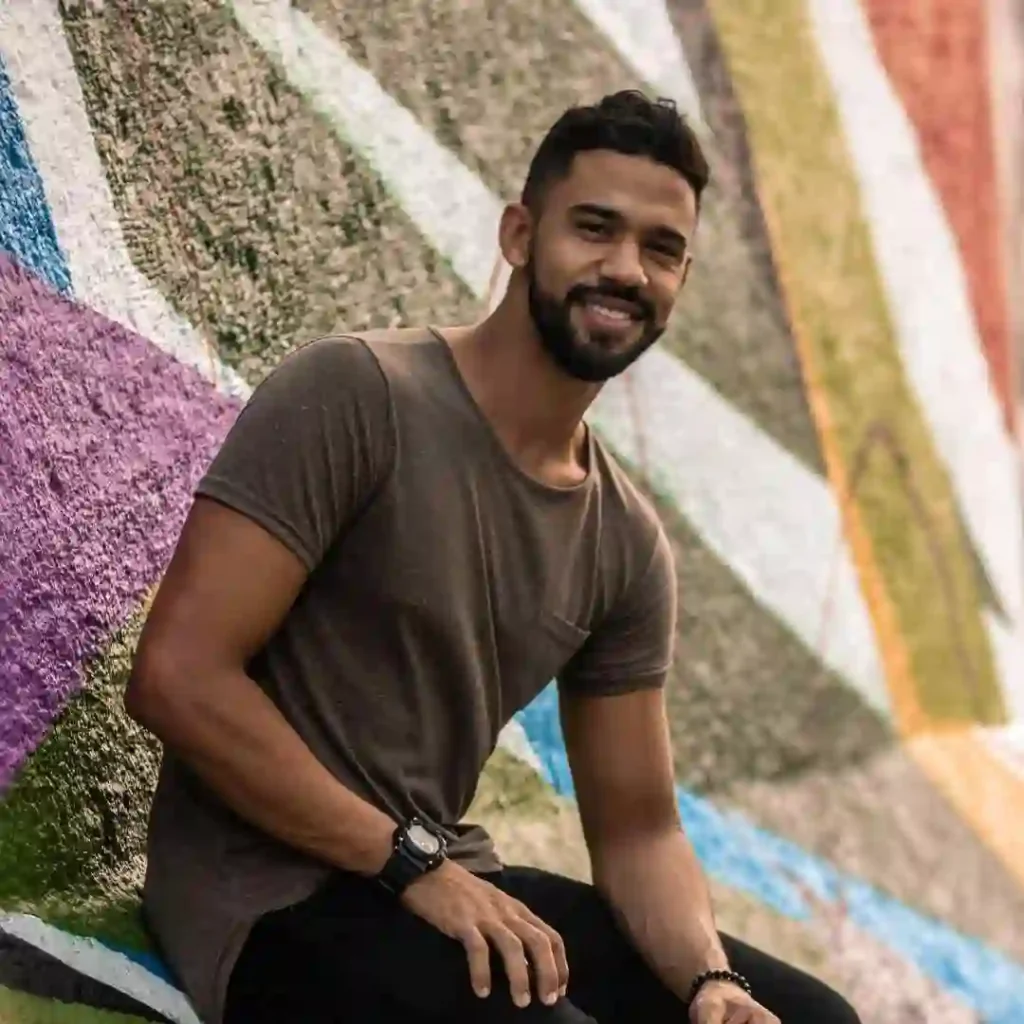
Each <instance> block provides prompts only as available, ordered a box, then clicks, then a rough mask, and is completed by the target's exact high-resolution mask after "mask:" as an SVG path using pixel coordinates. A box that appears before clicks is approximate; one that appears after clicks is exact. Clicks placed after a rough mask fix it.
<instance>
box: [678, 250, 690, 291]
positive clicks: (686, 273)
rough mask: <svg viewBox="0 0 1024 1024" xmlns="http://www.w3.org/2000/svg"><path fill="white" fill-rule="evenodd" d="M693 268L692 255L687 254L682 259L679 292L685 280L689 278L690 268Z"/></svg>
mask: <svg viewBox="0 0 1024 1024" xmlns="http://www.w3.org/2000/svg"><path fill="white" fill-rule="evenodd" d="M692 266H693V254H692V253H689V252H688V253H687V254H686V255H685V256H684V257H683V276H682V278H681V279H680V281H679V290H680V291H682V288H683V285H684V284H686V279H687V278H688V277H689V276H690V267H692Z"/></svg>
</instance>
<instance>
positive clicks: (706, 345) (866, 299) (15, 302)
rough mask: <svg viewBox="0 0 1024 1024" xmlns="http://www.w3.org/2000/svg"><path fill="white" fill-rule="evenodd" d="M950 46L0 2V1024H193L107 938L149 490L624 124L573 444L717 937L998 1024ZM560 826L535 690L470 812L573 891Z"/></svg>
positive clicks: (1012, 458) (886, 30) (1000, 293)
mask: <svg viewBox="0 0 1024 1024" xmlns="http://www.w3.org/2000/svg"><path fill="white" fill-rule="evenodd" d="M1004 6H1005V5H1004ZM1006 10H1007V11H1008V10H1009V7H1006ZM990 28H991V26H990V24H989V21H988V12H987V9H986V8H985V6H984V5H983V2H982V0H928V2H927V3H926V2H924V0H907V2H905V3H901V4H893V3H891V2H886V0H770V2H769V0H646V2H643V3H641V2H640V0H517V2H515V3H500V2H497V0H479V2H477V3H475V4H466V3H461V2H457V0H430V2H428V0H345V2H342V0H293V2H290V3H289V2H287V0H223V2H219V0H167V2H163V3H159V4H150V3H143V2H141V0H106V2H101V0H74V2H73V0H67V2H64V3H58V2H57V0H31V2H29V0H10V2H7V3H0V395H2V401H0V544H2V547H0V606H2V611H3V614H2V615H0V792H2V793H3V803H2V805H0V1020H3V1021H5V1022H6V1021H11V1022H16V1024H42V1022H44V1021H47V1022H52V1021H61V1022H63V1021H67V1022H69V1024H71V1022H73V1024H94V1022H95V1024H99V1022H114V1021H128V1020H141V1019H146V1020H172V1021H178V1022H181V1024H185V1022H193V1021H194V1020H195V1018H194V1016H193V1015H192V1011H191V1010H190V1008H189V1007H188V1005H187V1004H186V1002H185V1001H184V999H183V997H182V996H181V994H180V993H179V992H178V990H177V988H176V987H175V985H174V982H173V979H172V978H170V977H169V976H168V975H167V973H166V971H165V970H164V968H163V966H162V964H161V962H160V960H159V957H158V956H157V955H156V953H155V951H154V950H153V948H152V947H151V945H150V944H149V941H148V939H147V937H146V935H145V933H144V930H143V928H142V925H141V923H140V921H139V918H138V913H137V887H138V885H139V882H140V879H141V871H142V867H143V864H142V841H143V837H144V829H145V811H146V806H147V801H148V798H149V793H150V791H151V787H152V784H153V780H154V774H155V768H156V764H157V758H158V751H157V750H156V748H155V747H154V745H153V742H152V740H151V739H150V738H149V737H147V736H146V735H145V734H143V733H142V732H141V731H140V730H139V729H137V728H136V727H135V726H134V725H133V724H132V723H131V722H130V721H128V720H127V719H126V718H125V716H124V715H123V713H122V711H121V704H120V701H121V693H122V690H123V686H124V683H125V679H126V675H127V671H128V667H129V664H130V660H131V653H132V649H133V645H134V643H135V640H136V638H137V635H138V631H139V628H140V625H141V623H142V621H143V620H144V617H145V611H146V605H147V600H148V598H149V596H150V595H151V594H152V592H153V588H154V587H155V585H156V584H157V583H158V581H159V578H160V574H161V572H162V570H163V568H164V566H165V565H166V563H167V560H168V558H169V556H170V552H171V550H172V547H173V544H174V541H175V538H176V535H177V532H178V530H179V528H180V526H181V523H182V521H183V517H184V515H185V513H186V511H187V508H188V504H189V500H190V493H191V488H192V486H193V485H194V483H195V482H196V480H197V479H198V477H199V475H200V474H201V473H202V471H203V469H204V467H205V466H206V464H207V462H208V460H209V459H210V457H211V455H212V453H213V452H214V451H215V450H216V447H217V445H218V444H219V442H220V440H221V439H222V438H223V436H224V434H225V432H226V430H227V429H228V427H229V426H230V424H231V422H232V421H233V419H234V417H235V416H236V415H237V413H238V410H239V409H240V407H241V405H242V403H243V402H244V401H245V398H246V396H247V395H248V394H249V392H250V391H251V389H252V387H253V386H254V385H255V384H256V383H257V382H258V381H259V380H260V379H261V378H262V377H263V376H264V375H265V374H266V373H267V372H268V371H269V370H270V369H271V368H272V367H273V366H274V365H275V364H276V363H277V362H278V360H279V359H280V358H281V357H282V355H284V354H285V353H286V352H288V351H289V350H290V349H292V348H293V347H294V346H296V345H297V344H300V343H301V342H303V341H305V340H308V339H310V338H311V337H314V336H316V335H318V334H323V333H327V332H331V331H338V330H358V329H363V328H368V327H376V326H382V325H388V324H402V323H404V324H416V323H419V324H422V323H424V322H427V321H431V322H434V323H446V322H447V323H452V322H457V321H463V320H467V319H472V318H476V317H478V316H479V315H481V313H482V312H483V311H484V310H485V309H486V308H487V304H488V303H489V302H492V301H493V300H494V297H495V294H496V290H497V289H500V287H501V280H502V278H501V273H500V271H501V267H500V265H499V264H498V261H497V250H496V239H495V231H496V226H497V220H498V214H499V211H500V209H501V204H502V202H503V201H506V200H508V199H510V198H513V197H514V196H515V195H516V193H517V190H518V188H519V186H520V184H521V181H522V178H523V175H524V172H525V169H526V166H527V163H528V160H529V158H530V155H531V153H532V150H533V147H534V146H535V145H536V144H537V142H538V140H539V138H540V137H541V135H542V134H543V132H544V131H545V130H546V129H547V127H548V126H549V124H550V123H551V122H552V121H553V120H554V119H555V117H557V116H558V114H559V113H560V112H561V111H562V110H563V109H564V108H565V107H566V106H567V105H569V104H571V103H575V102H580V101H589V100H593V99H596V98H597V97H599V96H600V95H602V94H603V93H605V92H608V91H611V90H614V89H617V88H621V87H640V88H644V89H646V90H648V91H649V92H652V93H657V94H661V95H667V96H671V97H673V98H674V99H676V101H677V102H678V103H679V105H680V107H681V108H682V109H684V110H685V111H686V112H687V114H688V115H689V116H690V117H691V119H692V120H693V123H694V124H695V125H696V126H697V128H698V130H699V131H700V133H701V136H702V138H703V139H704V142H705V144H706V147H707V150H708V154H709V159H710V161H711V164H712V170H713V184H712V187H711V189H710V191H709V195H708V198H707V201H706V206H705V212H704V213H703V219H702V224H701V227H700V231H699V235H698V239H697V252H696V264H695V268H694V272H693V274H692V276H691V283H690V284H689V285H688V288H687V292H686V294H685V298H684V300H683V301H682V302H681V306H680V308H679V310H678V312H677V314H676V316H675V319H674V321H673V324H672V326H671V328H670V330H669V331H668V332H667V334H666V336H665V339H664V342H663V344H662V345H661V346H660V347H659V349H658V350H656V351H652V352H651V353H649V354H648V355H647V356H646V357H645V358H644V359H643V360H641V362H640V363H639V364H638V366H637V367H636V368H635V369H634V370H633V371H630V373H629V374H628V375H627V376H626V377H625V378H623V379H621V380H617V381H616V382H614V384H613V385H611V386H609V388H608V389H607V390H606V391H605V392H604V393H603V394H602V396H601V398H600V399H599V401H598V403H597V405H596V407H595V409H594V411H593V416H592V422H593V424H594V425H595V427H596V429H597V430H599V431H600V432H601V434H602V436H603V437H604V438H605V439H606V440H607V442H608V444H609V445H610V446H611V447H612V448H613V449H614V450H616V451H617V452H618V453H619V455H620V456H621V457H622V459H623V460H624V462H625V463H626V465H627V466H628V468H629V470H630V472H631V473H632V474H633V477H634V479H635V480H636V481H637V482H638V484H639V485H640V486H641V487H642V488H643V489H644V490H645V491H646V492H647V493H648V494H649V495H650V496H651V497H652V498H653V500H654V501H655V502H656V504H657V506H658V508H659V509H660V511H661V513H662V515H663V517H664V519H665V522H666V524H667V526H668V528H669V530H670V533H671V537H672V540H673V543H674V545H675V549H676V555H677V563H678V572H679V586H680V594H681V617H680V622H679V651H680V656H679V659H678V664H677V665H676V667H675V671H674V675H673V678H672V681H671V687H670V692H669V702H670V709H671V718H672V722H671V724H672V731H673V737H674V742H675V752H676V758H677V769H678V783H679V801H680V807H681V810H682V813H683V818H684V821H685V823H686V826H687V828H688V830H689V833H690V835H691V837H692V838H693V841H694V843H695V845H696V846H697V849H698V851H699V853H700V856H701V858H702V859H703V861H704V863H705V865H706V868H707V870H708V872H709V875H710V877H711V879H712V884H713V887H714V892H715V898H716V905H717V906H718V911H719V923H720V925H721V927H723V928H724V929H725V930H729V931H732V932H733V933H734V934H738V935H740V936H742V937H746V938H748V939H750V940H751V941H755V942H757V943H759V944H761V945H765V946H767V947H768V948H770V949H771V950H772V951H773V952H775V953H776V954H777V955H779V956H783V957H785V958H788V959H791V960H793V961H795V962H798V963H800V964H802V965H804V966H807V967H809V968H810V969H812V970H814V971H816V972H817V973H819V974H821V975H822V976H824V977H826V978H827V979H828V980H829V981H830V982H831V983H832V984H834V985H836V986H837V987H839V988H840V989H841V990H842V991H843V992H844V993H845V994H846V995H847V996H848V997H849V998H850V999H851V1000H852V1001H853V1002H854V1003H855V1005H857V1006H858V1008H859V1009H860V1010H861V1013H862V1014H863V1016H864V1020H865V1021H866V1022H867V1021H871V1022H881V1024H908V1022H911V1021H925V1020H927V1021H929V1022H947V1021H948V1022H950V1024H953V1022H956V1024H960V1022H963V1024H968V1022H979V1024H980V1022H985V1024H1010V1022H1016V1021H1019V1019H1020V1017H1021V1013H1022V1012H1024V927H1022V922H1024V829H1022V828H1021V824H1020V822H1021V821H1022V820H1024V512H1022V507H1021V504H1022V503H1021V474H1020V457H1019V450H1018V446H1017V442H1016V440H1015V438H1016V436H1017V432H1018V429H1019V424H1018V416H1019V413H1018V402H1019V390H1020V389H1019V385H1018V380H1017V373H1018V371H1017V362H1016V358H1015V355H1014V352H1015V346H1014V345H1013V341H1012V337H1013V335H1012V331H1013V323H1014V320H1013V315H1012V314H1011V309H1013V308H1015V307H1014V303H1015V302H1016V303H1019V302H1020V295H1019V292H1020V290H1021V288H1022V284H1021V281H1020V279H1019V278H1015V277H1014V276H1013V274H1011V272H1010V262H1011V260H1010V254H1011V253H1012V251H1013V243H1012V240H1009V239H1008V237H1007V236H1006V235H1005V234H1004V227H1005V216H1004V214H1005V213H1006V211H1007V210H1008V208H1009V206H1008V204H1009V203H1010V202H1011V200H1010V199H1009V198H1008V191H1009V186H1008V185H1007V184H1006V181H1007V177H1008V176H1007V175H1006V174H1005V173H1003V172H1001V171H1000V167H1002V166H1004V164H1003V163H1002V161H1005V159H1006V158H1005V155H1004V150H1003V149H1002V148H1001V142H1002V139H1001V135H1000V129H999V127H998V125H999V124H1000V123H1001V122H1000V120H999V116H998V115H997V114H996V113H995V111H996V110H997V104H995V103H994V101H993V87H992V84H991V82H992V79H991V77H990V74H989V69H990V66H991V61H990V52H989V51H990V48H991V39H992V33H991V31H990ZM1013 201H1014V202H1017V201H1018V200H1016V199H1015V200H1013ZM1015 289H1016V291H1015ZM571 799H572V785H571V779H570V778H569V774H568V770H567V767H566V763H565V757H564V749H563V746H562V742H561V737H560V734H559V730H558V724H557V716H556V714H555V706H554V694H553V689H551V688H549V689H548V690H547V691H545V693H544V694H543V695H542V696H541V697H540V698H538V700H537V701H536V702H535V703H534V704H533V705H531V706H530V707H529V708H527V709H526V710H525V711H524V712H522V713H521V714H520V716H519V717H518V719H517V720H516V721H515V722H514V723H512V724H511V725H510V727H509V728H508V729H507V730H506V732H505V733H504V734H503V742H502V745H501V747H500V748H499V750H498V751H497V752H496V753H495V756H494V758H493V760H492V762H491V765H490V766H489V770H488V774H487V777H486V779H485V781H484V783H483V785H482V787H481V791H480V793H479V794H478V798H477V803H476V807H475V809H474V813H478V814H479V815H480V816H482V817H483V818H484V819H485V820H486V821H487V823H488V824H489V825H490V826H491V827H492V828H493V830H494V832H495V834H496V835H497V837H498V838H499V841H500V843H501V848H502V852H503V853H504V855H505V857H506V859H508V860H517V859H521V860H532V861H533V862H536V863H540V864H546V865H548V866H551V867H556V868H559V869H562V870H566V871H570V872H574V873H578V874H580V875H585V874H586V871H587V865H586V858H585V853H584V850H583V847H582V842H581V840H580V837H579V834H578V826H577V825H576V822H575V818H574V816H573V812H572V802H571Z"/></svg>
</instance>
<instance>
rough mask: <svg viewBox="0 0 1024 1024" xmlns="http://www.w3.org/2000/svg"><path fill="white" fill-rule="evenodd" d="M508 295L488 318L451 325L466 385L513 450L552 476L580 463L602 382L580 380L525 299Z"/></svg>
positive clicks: (526, 463) (530, 467) (454, 351)
mask: <svg viewBox="0 0 1024 1024" xmlns="http://www.w3.org/2000/svg"><path fill="white" fill-rule="evenodd" d="M511 291H512V289H510V293H508V294H506V296H505V298H504V299H503V301H502V302H501V303H500V304H499V305H498V307H497V308H496V309H495V310H494V311H493V312H492V313H491V314H490V315H489V316H488V317H487V318H486V319H485V320H483V321H481V322H480V323H478V324H475V325H473V326H470V327H458V328H453V329H450V330H447V331H445V332H444V333H445V337H446V338H447V339H448V342H449V345H450V347H451V350H452V354H453V356H454V357H455V362H456V364H457V365H458V367H459V370H460V372H461V373H462V376H463V379H464V380H465V382H466V386H467V387H468V388H469V390H470V392H471V393H472V395H473V397H474V398H475V399H476V402H477V405H479V407H480V409H481V411H482V412H483V413H484V415H485V416H486V417H487V419H488V420H489V421H490V423H491V425H492V426H493V427H494V429H495V431H496V432H497V434H498V436H499V437H500V438H501V439H502V441H503V443H504V444H505V446H506V447H507V448H508V450H509V453H510V454H511V455H512V456H513V457H514V458H516V459H517V460H518V461H519V462H520V463H521V464H522V465H523V466H524V468H526V469H528V470H533V471H538V472H540V473H541V475H546V471H551V472H553V473H554V474H555V475H560V474H559V467H561V468H562V470H563V471H564V470H565V468H566V467H573V466H575V467H579V466H580V465H581V464H582V460H583V452H584V441H585V438H586V432H585V428H584V427H583V416H584V414H585V413H586V411H587V409H588V408H589V407H590V404H591V403H592V402H593V401H594V399H595V398H596V397H597V395H598V392H599V391H600V390H601V385H600V384H591V383H588V382H585V381H579V380H574V379H573V378H571V377H568V376H567V375H566V374H565V373H563V372H562V371H561V370H560V369H559V368H558V366H557V365H556V364H555V363H554V362H553V361H552V359H551V357H550V356H549V355H548V354H547V353H546V352H545V351H544V348H543V346H542V344H541V341H540V339H539V337H538V336H537V331H536V328H535V327H534V325H533V321H532V319H531V318H530V315H529V311H528V308H527V304H526V302H525V298H522V299H520V298H517V297H515V296H513V295H512V294H511Z"/></svg>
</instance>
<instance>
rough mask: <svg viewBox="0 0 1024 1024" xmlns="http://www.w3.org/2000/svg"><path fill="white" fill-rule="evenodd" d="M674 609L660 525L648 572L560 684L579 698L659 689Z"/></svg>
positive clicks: (670, 565) (670, 649) (671, 644)
mask: <svg viewBox="0 0 1024 1024" xmlns="http://www.w3.org/2000/svg"><path fill="white" fill-rule="evenodd" d="M676 607H677V596H676V573H675V562H674V559H673V557H672V548H671V546H670V545H669V541H668V538H667V537H666V536H665V532H664V530H663V529H662V528H661V527H660V526H659V528H658V532H657V536H656V539H655V544H654V550H653V552H652V554H651V557H650V560H649V561H648V562H647V565H646V568H645V569H644V571H643V572H641V573H640V574H638V575H637V576H636V578H635V579H633V580H632V581H631V582H630V583H629V584H628V585H627V587H626V588H625V591H624V593H623V596H622V597H621V598H620V599H619V601H618V602H617V603H616V604H615V605H614V606H613V607H612V608H611V609H610V611H609V612H608V614H607V615H605V616H604V617H603V619H602V620H601V621H600V622H599V623H598V624H597V625H596V626H595V628H594V630H593V631H592V632H591V634H590V636H589V638H588V639H587V642H586V643H585V644H584V645H583V647H582V648H581V649H580V651H579V652H578V653H577V654H576V656H575V657H574V658H573V659H572V661H571V662H570V663H569V665H567V666H566V668H565V670H564V671H563V672H562V673H561V674H560V676H559V680H558V682H559V685H560V686H561V687H562V688H563V689H564V690H565V692H566V693H569V694H578V695H580V696H587V695H593V696H607V695H612V694H621V693H629V692H631V691H634V690H642V689H651V688H656V687H659V686H663V685H664V684H665V681H666V679H667V678H668V673H669V670H670V669H671V667H672V658H673V655H674V651H675V636H676Z"/></svg>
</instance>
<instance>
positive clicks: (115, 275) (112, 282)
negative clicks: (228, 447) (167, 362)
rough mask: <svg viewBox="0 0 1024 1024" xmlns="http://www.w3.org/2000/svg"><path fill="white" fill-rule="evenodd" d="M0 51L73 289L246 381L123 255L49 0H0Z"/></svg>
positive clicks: (53, 1)
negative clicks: (27, 0) (17, 0)
mask: <svg viewBox="0 0 1024 1024" xmlns="http://www.w3.org/2000/svg"><path fill="white" fill-rule="evenodd" d="M0 56H2V58H3V61H4V64H5V65H6V67H7V71H8V74H9V75H10V79H11V87H12V91H13V93H14V96H15V98H16V100H17V103H18V110H19V113H20V114H21V118H22V121H23V123H24V126H25V134H26V137H27V139H28V144H29V149H30V150H31V153H32V159H33V160H34V162H35V164H36V167H37V168H38V170H39V174H40V176H41V178H42V181H43V188H44V190H45V192H46V198H47V200H48V202H49V205H50V212H51V215H52V217H53V223H54V226H55V227H56V229H57V237H58V241H59V242H60V246H61V249H62V250H63V252H64V253H65V255H66V257H67V261H68V268H69V270H70V271H71V280H72V283H73V288H74V295H75V298H77V299H78V300H79V301H80V302H82V303H83V304H85V305H87V306H91V307H92V308H93V309H95V310H97V312H100V313H102V314H104V315H105V316H107V317H109V318H110V319H111V320H114V321H116V322H117V323H119V324H122V325H123V326H125V327H127V328H128V329H129V330H132V331H136V332H137V333H139V334H141V335H143V336H144V337H146V338H148V339H149V340H150V341H152V342H153V343H154V344H155V345H158V346H159V347H160V348H162V349H164V350H165V351H166V352H168V353H170V354H171V355H173V356H174V357H175V358H176V359H179V360H181V362H183V363H187V364H189V365H190V366H193V367H195V368H197V369H198V370H199V371H200V372H201V373H202V374H203V375H204V376H205V377H207V379H209V380H212V381H214V382H215V383H216V384H217V386H218V387H219V388H220V389H221V390H223V391H225V392H228V393H229V394H234V395H237V396H239V397H242V398H244V397H245V396H246V395H247V394H248V393H249V388H248V386H247V385H246V384H245V382H244V381H242V379H241V378H240V377H239V376H238V375H237V374H236V373H234V371H232V370H230V369H229V368H227V367H225V366H224V365H223V364H222V363H221V362H220V360H219V359H218V358H217V357H216V355H215V354H214V350H213V349H212V348H211V346H210V345H209V344H207V343H206V342H205V341H204V340H203V338H202V337H201V336H200V334H199V333H198V331H196V330H195V329H194V328H193V327H192V326H191V325H190V324H188V323H187V322H186V321H185V320H184V319H183V318H182V317H181V316H179V315H178V313H177V312H175V310H174V309H173V308H172V307H171V306H170V304H169V303H168V302H167V300H166V298H164V296H163V295H162V294H161V293H160V291H159V290H158V289H156V288H154V287H153V286H152V284H151V283H150V282H149V281H148V280H146V278H145V277H144V276H143V275H142V274H141V273H139V271H138V270H137V269H136V267H135V266H134V264H133V263H132V260H131V256H130V255H129V252H128V247H127V245H126V244H125V240H124V234H123V232H122V230H121V224H120V221H119V219H118V216H117V211H116V208H115V206H114V200H113V196H112V195H111V192H110V186H109V184H108V183H107V178H106V175H105V173H104V170H103V164H102V162H101V160H100V156H99V154H98V153H97V151H96V146H95V143H94V141H93V137H92V130H91V128H90V125H89V118H88V115H87V114H86V110H85V101H84V98H83V96H82V90H81V87H80V85H79V82H78V76H77V73H76V71H75V66H74V62H73V60H72V57H71V53H70V51H69V50H68V45H67V40H66V39H65V37H64V28H63V25H62V23H61V17H60V12H59V10H58V5H57V0H35V2H34V3H30V4H29V3H14V4H10V3H4V4H0Z"/></svg>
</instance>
